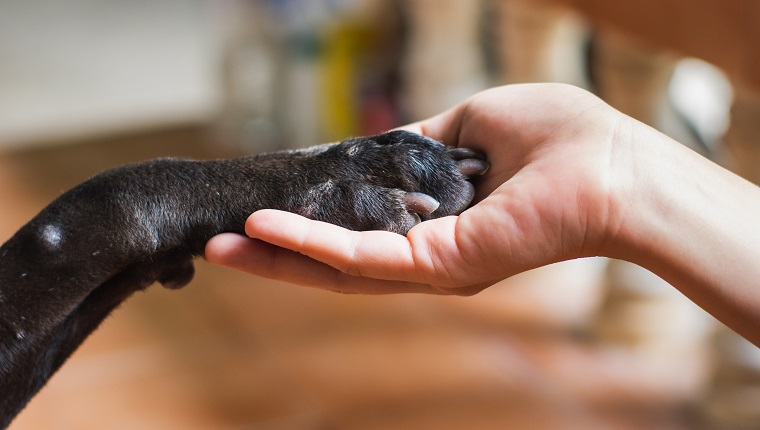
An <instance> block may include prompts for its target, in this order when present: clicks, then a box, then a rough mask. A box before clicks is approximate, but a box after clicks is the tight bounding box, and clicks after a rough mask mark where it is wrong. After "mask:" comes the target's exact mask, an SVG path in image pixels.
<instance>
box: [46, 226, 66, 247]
mask: <svg viewBox="0 0 760 430" xmlns="http://www.w3.org/2000/svg"><path fill="white" fill-rule="evenodd" d="M42 241H43V242H44V243H45V245H47V247H48V248H50V249H52V250H55V249H58V248H60V246H61V243H63V232H62V231H61V228H60V227H58V226H57V225H53V224H48V225H46V226H45V227H43V228H42Z"/></svg>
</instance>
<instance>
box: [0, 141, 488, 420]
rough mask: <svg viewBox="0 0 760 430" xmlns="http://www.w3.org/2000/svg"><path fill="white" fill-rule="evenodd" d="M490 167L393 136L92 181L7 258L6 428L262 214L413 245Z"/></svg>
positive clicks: (16, 239) (19, 239) (468, 154)
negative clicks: (86, 344) (98, 333)
mask: <svg viewBox="0 0 760 430" xmlns="http://www.w3.org/2000/svg"><path fill="white" fill-rule="evenodd" d="M483 158H484V157H483V156H482V155H480V154H478V153H476V152H474V151H471V150H467V149H463V148H455V149H454V148H447V147H445V146H444V145H441V144H440V143H438V142H435V141H432V140H430V139H427V138H424V137H421V136H418V135H416V134H413V133H408V132H403V131H396V132H391V133H387V134H383V135H378V136H371V137H366V138H355V139H348V140H346V141H343V142H341V143H337V144H330V145H322V146H318V147H314V148H310V149H306V150H298V151H286V152H279V153H272V154H263V155H259V156H254V157H246V158H239V159H232V160H215V161H193V160H181V159H160V160H154V161H149V162H145V163H140V164H135V165H129V166H123V167H118V168H115V169H112V170H109V171H106V172H104V173H102V174H100V175H97V176H95V177H93V178H92V179H90V180H88V181H87V182H85V183H83V184H81V185H79V186H77V187H76V188H74V189H72V190H70V191H68V192H67V193H65V194H63V195H62V196H61V197H59V198H58V199H57V200H56V201H54V202H53V203H51V204H50V205H49V206H48V207H47V208H45V209H43V211H42V212H40V214H38V215H37V216H36V217H35V218H34V219H33V220H31V221H30V222H29V223H28V224H27V225H25V226H24V227H22V228H21V230H19V231H18V232H17V233H16V234H15V235H14V236H13V237H12V238H11V239H10V240H8V242H6V243H5V244H4V245H3V246H2V247H0V425H1V426H7V425H8V423H9V422H10V420H11V419H12V418H13V416H15V415H16V414H17V413H18V412H19V411H20V410H21V408H23V406H24V405H25V404H26V403H27V402H28V401H29V399H30V398H31V397H32V396H33V395H34V394H35V393H36V392H37V391H38V390H39V389H40V388H41V387H42V386H43V385H44V384H45V382H46V381H47V380H48V379H49V378H50V376H51V375H52V374H53V373H54V372H55V371H56V370H57V369H58V368H59V367H60V366H61V365H62V364H63V362H64V361H65V360H66V358H68V356H69V355H70V354H71V353H72V352H73V351H74V350H75V349H76V348H77V347H78V346H79V344H80V343H81V342H82V341H83V340H84V339H85V338H86V337H87V336H88V335H89V333H91V332H92V331H93V330H94V329H96V328H97V326H98V325H99V324H100V322H101V321H102V320H103V319H104V318H105V317H106V316H107V315H108V314H109V313H110V312H111V311H112V310H113V309H115V308H116V307H117V306H118V305H119V304H120V303H121V302H122V301H124V300H125V299H126V298H127V297H129V296H130V295H131V294H132V293H134V292H136V291H139V290H143V289H145V288H147V287H148V286H150V285H151V284H152V283H154V282H161V283H162V284H164V286H167V287H169V288H179V287H181V286H183V285H185V284H187V283H188V282H190V280H191V279H192V276H193V265H192V258H193V257H195V256H198V255H200V253H201V252H202V250H203V247H204V246H205V243H206V242H207V241H208V240H209V239H210V238H211V237H213V236H214V235H216V234H219V233H222V232H237V233H241V234H242V233H243V227H244V224H245V220H246V218H247V217H248V215H249V214H250V213H252V212H254V211H256V210H259V209H264V208H272V209H281V210H287V211H291V212H295V213H300V214H302V215H304V216H308V217H310V218H313V219H317V220H321V221H325V222H331V223H334V224H338V225H342V226H344V227H347V228H351V229H355V230H377V229H383V230H388V231H393V232H397V233H401V234H405V233H406V232H407V231H408V230H409V229H410V228H412V227H413V226H414V225H415V224H417V223H418V222H420V221H424V220H427V219H432V218H438V217H442V216H448V215H454V214H458V213H459V212H461V211H462V210H464V209H465V208H466V207H467V206H468V205H469V203H470V201H471V200H472V198H473V195H474V189H473V186H472V184H470V183H469V182H468V181H467V179H468V177H470V176H473V175H478V174H482V173H484V172H485V170H486V169H487V168H488V165H487V164H486V163H485V161H483Z"/></svg>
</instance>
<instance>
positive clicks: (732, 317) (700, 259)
mask: <svg viewBox="0 0 760 430" xmlns="http://www.w3.org/2000/svg"><path fill="white" fill-rule="evenodd" d="M632 137H633V142H632V144H633V145H635V147H634V148H633V149H632V150H631V151H630V152H631V153H632V154H634V155H633V158H634V160H633V162H632V163H630V161H629V163H630V165H631V166H633V168H634V171H633V174H632V175H631V178H632V179H633V181H631V182H630V183H629V184H628V185H627V187H626V188H627V189H626V191H625V192H624V193H623V194H622V196H621V198H620V199H618V201H617V203H616V204H617V205H618V206H619V207H620V210H621V211H622V210H624V211H625V214H624V216H623V217H622V220H623V221H622V222H621V223H620V225H619V226H617V227H616V228H617V231H616V232H615V234H614V237H615V239H614V240H613V241H611V242H610V243H611V247H610V249H609V252H608V253H609V254H610V256H612V257H617V258H622V259H625V260H629V261H632V262H634V263H637V264H639V265H641V266H643V267H646V268H647V269H649V270H651V271H652V272H654V273H656V274H657V275H659V276H661V277H662V278H663V279H665V280H666V281H668V282H669V283H671V284H672V285H673V286H674V287H676V288H678V289H679V290H680V291H681V292H682V293H683V294H685V295H686V296H687V297H689V298H690V299H691V300H693V301H694V302H695V303H697V304H698V305H699V306H701V307H702V308H704V309H705V310H707V311H708V312H710V313H711V314H712V315H714V316H715V317H716V318H718V319H719V320H721V321H722V322H724V323H725V324H727V325H728V326H730V327H732V328H733V329H734V330H736V331H737V332H739V333H740V334H742V335H743V336H745V337H747V338H748V339H749V340H750V341H752V342H754V343H755V344H760V330H758V329H760V228H758V220H760V188H758V187H756V186H755V185H753V184H751V183H749V182H747V181H745V180H744V179H742V178H740V177H738V176H736V175H734V174H733V173H731V172H729V171H727V170H725V169H723V168H722V167H720V166H718V165H716V164H714V163H712V162H710V161H709V160H707V159H705V158H703V157H701V156H699V155H698V154H696V153H694V152H692V151H691V150H689V149H687V148H684V147H683V146H682V145H680V144H678V143H676V142H674V141H672V140H670V139H669V138H667V137H665V136H663V135H661V134H659V133H657V132H655V131H653V130H649V129H645V128H644V127H643V126H641V127H639V128H638V129H637V131H636V132H634V134H633V136H632ZM639 157H640V158H639Z"/></svg>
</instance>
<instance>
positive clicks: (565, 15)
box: [492, 0, 587, 87]
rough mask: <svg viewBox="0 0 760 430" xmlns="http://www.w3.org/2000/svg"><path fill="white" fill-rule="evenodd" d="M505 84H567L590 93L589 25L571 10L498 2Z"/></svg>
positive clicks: (499, 55) (511, 0)
mask: <svg viewBox="0 0 760 430" xmlns="http://www.w3.org/2000/svg"><path fill="white" fill-rule="evenodd" d="M492 8H493V9H494V13H495V16H496V20H497V25H495V28H494V38H495V39H496V41H495V46H496V49H495V51H496V56H497V67H498V69H499V71H498V74H499V79H500V81H501V82H507V83H522V82H563V83H568V84H573V85H577V86H580V87H587V79H586V64H585V58H586V56H585V53H584V50H585V40H586V38H587V31H586V26H585V23H584V22H583V21H582V20H581V19H580V18H579V17H578V16H577V15H576V14H574V13H572V12H571V11H570V10H569V9H567V8H565V7H561V6H554V5H551V4H546V3H538V2H534V1H524V0H494V1H493V2H492Z"/></svg>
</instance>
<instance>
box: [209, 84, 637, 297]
mask: <svg viewBox="0 0 760 430" xmlns="http://www.w3.org/2000/svg"><path fill="white" fill-rule="evenodd" d="M633 124H636V125H635V126H633V128H635V127H636V126H639V127H643V125H640V124H638V123H635V122H634V121H633V120H631V119H630V118H628V117H626V116H624V115H622V114H620V113H619V112H617V111H616V110H614V109H612V108H611V107H609V106H608V105H607V104H605V103H604V102H602V101H601V100H600V99H598V98H597V97H595V96H593V95H591V94H590V93H588V92H586V91H583V90H581V89H578V88H575V87H571V86H566V85H558V84H537V85H516V86H506V87H500V88H495V89H491V90H488V91H484V92H482V93H479V94H477V95H475V96H473V97H472V98H470V99H469V100H467V101H465V102H464V103H462V104H460V105H458V106H456V107H454V108H453V109H451V110H449V111H447V112H444V113H442V114H440V115H438V116H435V117H433V118H430V119H428V120H425V121H421V122H418V123H415V124H411V125H409V126H406V127H404V128H405V129H407V130H410V131H414V132H417V133H420V134H423V135H425V136H428V137H431V138H433V139H436V140H440V141H442V142H444V143H445V144H447V145H452V146H460V145H461V146H467V147H469V148H473V149H478V150H481V151H483V152H485V153H486V154H487V156H488V161H489V163H490V164H491V168H490V170H489V171H488V172H487V173H486V175H485V176H483V177H480V178H478V180H477V181H476V198H475V201H474V205H473V206H472V207H471V208H469V209H468V210H466V211H465V212H463V213H462V214H461V215H459V216H456V217H446V218H440V219H436V220H431V221H427V222H424V223H421V224H419V225H417V226H416V227H414V228H413V229H412V230H411V231H409V233H408V235H407V236H406V237H404V236H400V235H397V234H393V233H387V232H378V231H372V232H354V231H349V230H345V229H342V228H340V227H336V226H333V225H330V224H326V223H321V222H317V221H311V220H308V219H306V218H303V217H300V216H298V215H294V214H290V213H284V212H278V211H272V210H263V211H259V212H256V213H254V214H252V215H251V217H250V218H249V219H248V221H247V223H246V233H247V234H248V236H250V237H251V238H253V239H255V240H250V239H248V238H245V237H243V236H239V235H234V234H223V235H220V236H217V237H215V238H213V239H212V240H211V241H210V242H209V243H208V244H207V246H206V252H205V258H206V259H207V260H208V261H210V262H212V263H215V264H219V265H224V266H228V267H233V268H236V269H239V270H243V271H245V272H248V273H252V274H256V275H260V276H264V277H268V278H275V279H279V280H284V281H288V282H293V283H297V284H302V285H308V286H315V287H320V288H325V289H330V290H338V291H342V292H358V293H393V292H429V293H442V294H462V295H467V294H473V293H476V292H478V291H480V290H482V289H484V288H486V287H488V286H490V285H492V284H493V283H495V282H497V281H499V280H501V279H503V278H506V277H509V276H511V275H514V274H517V273H520V272H522V271H525V270H529V269H532V268H536V267H540V266H543V265H546V264H550V263H553V262H557V261H562V260H567V259H572V258H577V257H583V256H592V255H599V254H602V253H603V252H604V249H603V248H604V247H605V246H606V244H607V241H608V239H609V238H610V236H611V235H613V234H614V229H615V228H616V226H617V225H619V223H620V222H621V214H620V211H619V209H618V208H619V205H618V204H616V200H615V199H616V198H617V197H618V196H619V195H621V194H622V193H618V192H617V191H618V190H619V189H620V188H621V187H625V186H626V183H627V182H629V181H630V178H631V171H630V170H631V167H630V163H627V162H622V163H621V162H620V160H621V158H626V157H627V156H628V155H629V154H628V152H629V151H630V150H631V145H630V139H629V138H628V133H627V132H628V131H630V130H631V127H632V125H633ZM626 161H627V160H626Z"/></svg>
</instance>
